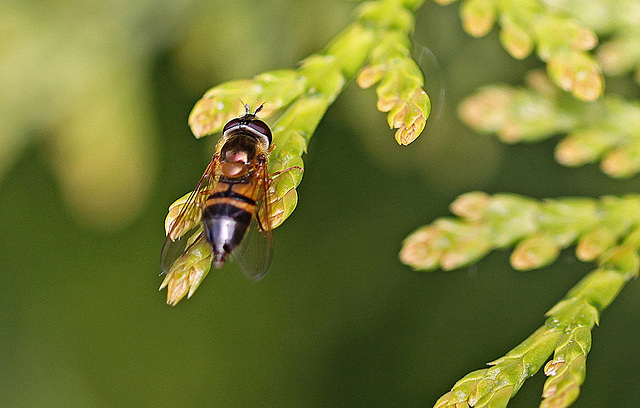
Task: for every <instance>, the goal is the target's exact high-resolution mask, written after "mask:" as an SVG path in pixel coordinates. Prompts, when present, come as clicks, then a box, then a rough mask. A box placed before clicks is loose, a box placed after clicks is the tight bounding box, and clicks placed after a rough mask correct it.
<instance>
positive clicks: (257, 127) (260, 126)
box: [247, 119, 271, 144]
mask: <svg viewBox="0 0 640 408" xmlns="http://www.w3.org/2000/svg"><path fill="white" fill-rule="evenodd" d="M247 126H248V127H250V128H251V129H253V130H254V131H256V132H258V133H260V134H261V135H263V136H265V137H266V138H267V139H268V140H269V144H271V129H269V125H267V124H266V123H264V122H263V121H261V120H257V119H256V120H252V121H251V122H249V123H248V124H247Z"/></svg>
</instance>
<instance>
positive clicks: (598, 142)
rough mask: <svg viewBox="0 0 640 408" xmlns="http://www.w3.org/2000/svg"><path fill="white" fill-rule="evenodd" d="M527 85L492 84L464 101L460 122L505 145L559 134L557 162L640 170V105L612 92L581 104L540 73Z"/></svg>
mask: <svg viewBox="0 0 640 408" xmlns="http://www.w3.org/2000/svg"><path fill="white" fill-rule="evenodd" d="M527 83H528V86H527V87H526V88H519V87H511V86H507V85H490V86H486V87H484V88H481V89H480V90H479V91H478V92H476V93H475V94H474V95H471V96H469V97H468V98H467V99H465V100H464V101H463V102H462V103H461V104H460V107H459V115H460V118H461V119H462V121H464V122H465V123H466V124H467V125H468V126H470V127H472V128H473V129H475V130H477V131H479V132H483V133H495V134H496V135H497V136H498V138H499V139H501V140H502V141H504V142H507V143H516V142H535V141H539V140H543V139H547V138H551V137H552V136H554V135H556V134H566V135H567V136H566V137H565V138H564V139H563V140H562V141H561V142H560V143H559V144H558V146H557V147H556V151H555V157H556V160H557V161H558V162H559V163H561V164H564V165H566V166H571V167H577V166H581V165H584V164H587V163H592V162H596V161H600V167H601V169H602V171H603V172H604V173H606V174H607V175H609V176H611V177H618V178H623V177H630V176H633V175H635V174H637V173H638V172H639V171H640V104H638V103H637V102H636V101H628V100H624V99H622V98H620V97H617V96H613V95H608V96H605V97H604V98H602V99H601V100H598V101H595V102H590V103H587V102H582V101H579V100H576V99H574V98H571V97H569V96H568V95H566V94H564V93H562V92H558V91H557V90H556V89H555V88H554V87H553V86H552V85H551V84H550V83H549V81H548V79H547V78H546V76H545V75H544V74H543V73H542V72H539V71H533V72H531V73H530V74H529V75H528V76H527Z"/></svg>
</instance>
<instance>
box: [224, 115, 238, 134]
mask: <svg viewBox="0 0 640 408" xmlns="http://www.w3.org/2000/svg"><path fill="white" fill-rule="evenodd" d="M238 126H240V119H238V118H235V119H231V120H230V121H228V122H227V124H226V125H224V129H222V133H225V132H226V131H228V130H230V129H233V128H236V127H238Z"/></svg>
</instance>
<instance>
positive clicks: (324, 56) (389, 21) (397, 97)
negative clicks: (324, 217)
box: [161, 0, 431, 305]
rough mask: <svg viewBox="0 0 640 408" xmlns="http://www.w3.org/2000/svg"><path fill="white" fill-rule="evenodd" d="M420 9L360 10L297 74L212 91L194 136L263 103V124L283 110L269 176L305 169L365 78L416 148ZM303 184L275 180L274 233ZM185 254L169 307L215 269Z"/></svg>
mask: <svg viewBox="0 0 640 408" xmlns="http://www.w3.org/2000/svg"><path fill="white" fill-rule="evenodd" d="M423 2H424V0H379V1H369V2H365V3H363V4H362V5H361V6H360V7H359V8H358V10H357V13H356V16H357V17H356V21H355V22H354V23H352V24H351V25H350V26H348V27H347V28H346V29H345V30H344V31H342V32H341V33H340V34H338V36H336V37H335V38H334V39H333V40H332V41H331V42H330V44H329V45H328V46H327V48H326V49H325V50H324V51H323V52H321V53H318V54H314V55H311V56H310V57H308V58H306V59H304V60H303V61H302V62H301V64H300V67H299V68H297V69H283V70H276V71H270V72H265V73H262V74H260V75H257V76H256V77H254V78H253V79H248V80H235V81H229V82H226V83H223V84H220V85H218V86H216V87H214V88H212V89H210V90H209V91H207V92H206V93H205V95H204V96H203V97H202V98H201V99H200V100H199V101H198V102H196V104H195V106H194V108H193V110H192V111H191V114H190V116H189V125H190V126H191V129H192V131H193V133H194V135H195V136H196V137H197V138H200V137H203V136H207V135H211V134H213V133H216V132H220V131H221V130H222V128H223V127H224V125H225V123H226V122H228V121H229V120H230V119H232V118H234V117H237V116H238V115H239V114H240V113H241V112H244V104H245V103H246V104H248V105H251V106H258V105H261V104H262V103H264V107H263V109H262V110H261V112H260V117H261V119H262V118H268V117H270V116H272V115H273V114H274V113H276V112H277V111H282V113H281V114H280V116H279V117H278V119H277V120H276V121H275V123H274V124H273V126H272V133H273V141H274V144H275V149H274V151H273V152H272V153H271V155H270V160H269V170H270V172H273V173H275V172H279V171H282V170H284V169H288V168H292V167H295V168H303V166H304V163H303V160H302V155H303V153H305V152H306V150H307V146H308V144H309V141H310V139H311V136H312V135H313V133H314V131H315V129H316V127H317V126H318V123H319V122H320V120H321V119H322V117H323V116H324V114H325V112H326V110H327V109H328V107H329V106H330V105H331V104H332V103H333V101H334V100H335V99H336V98H337V96H338V95H339V94H340V92H342V90H343V89H344V87H345V85H346V84H347V83H348V81H350V80H351V79H353V78H354V77H355V76H356V74H357V73H358V72H359V71H361V74H360V76H359V78H358V83H359V84H360V85H361V86H363V87H368V86H371V85H373V84H375V83H378V82H379V86H378V88H377V93H378V109H379V110H381V111H383V112H389V114H388V120H389V125H390V127H391V128H396V129H398V131H397V132H396V140H397V141H398V143H399V144H401V145H406V144H409V143H411V142H412V141H413V140H415V138H417V137H418V135H419V134H420V133H421V132H422V130H423V129H424V126H425V122H426V120H427V118H428V116H429V112H430V108H431V106H430V102H429V97H428V96H427V94H426V93H425V92H424V90H423V89H422V86H423V84H424V78H423V76H422V73H421V72H420V70H419V68H418V65H417V64H416V63H415V61H413V60H412V59H411V57H410V41H409V34H410V33H411V32H412V30H413V26H414V17H413V13H414V12H415V10H416V9H417V8H418V7H420V5H422V3H423ZM367 64H368V65H367ZM365 65H367V66H366V68H365ZM363 68H364V69H363ZM301 179H302V172H301V171H287V172H285V173H281V174H279V175H278V177H274V178H273V179H272V182H271V184H270V186H269V191H268V197H269V200H270V206H269V211H270V216H271V217H270V220H271V227H272V228H276V227H278V226H279V225H280V224H282V223H283V222H284V221H285V220H286V219H287V217H289V215H290V214H291V213H292V212H293V210H294V209H295V207H296V204H297V201H298V196H297V192H296V187H297V186H298V184H299V183H300V181H301ZM187 196H188V194H187ZM187 196H184V197H182V198H180V199H178V200H177V201H176V202H174V203H173V204H172V205H171V207H170V209H169V214H168V215H167V218H166V221H165V226H166V227H167V233H169V232H168V226H171V225H172V224H173V222H174V220H175V217H176V216H177V215H178V214H179V213H180V209H181V208H182V207H183V205H184V202H185V200H186V197H187ZM201 217H202V214H201V212H200V211H198V210H194V211H193V213H190V214H186V215H185V216H184V217H183V219H182V223H183V224H184V225H181V226H180V227H179V228H178V229H177V230H176V231H177V234H178V235H180V234H182V233H184V232H185V231H186V230H188V229H191V228H193V227H194V226H195V225H197V224H198V223H199V222H200V219H201ZM188 248H189V249H188V250H187V252H186V253H185V254H183V255H181V256H180V257H179V258H178V260H177V261H176V262H175V263H174V265H173V266H171V268H170V270H169V271H168V273H167V277H166V278H165V280H164V282H163V283H162V286H161V289H162V288H164V287H167V288H168V292H167V302H168V303H169V304H172V305H175V304H177V303H178V302H179V301H180V300H181V299H182V298H184V297H185V296H187V297H191V295H193V293H194V291H195V290H196V289H197V287H198V286H199V285H200V283H201V282H202V279H204V277H205V276H206V275H207V273H208V272H209V269H210V266H211V249H210V248H208V247H207V245H206V242H205V243H199V244H197V245H192V246H190V247H188Z"/></svg>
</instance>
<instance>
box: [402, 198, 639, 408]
mask: <svg viewBox="0 0 640 408" xmlns="http://www.w3.org/2000/svg"><path fill="white" fill-rule="evenodd" d="M451 211H452V212H453V213H454V214H456V215H458V218H455V219H451V218H442V219H439V220H436V221H434V222H433V223H432V224H431V225H428V226H425V227H421V228H419V229H418V230H416V231H415V232H414V233H413V234H411V235H409V237H407V239H406V240H405V242H404V244H403V248H402V251H401V252H400V259H401V260H402V261H403V262H404V263H406V264H407V265H410V266H412V267H413V268H415V269H417V270H434V269H436V268H438V267H440V268H443V269H454V268H458V267H462V266H465V265H468V264H470V263H472V262H476V261H477V260H479V259H480V258H481V257H482V256H484V255H485V254H486V253H488V252H489V251H490V250H491V249H494V248H495V249H497V248H507V247H512V246H513V247H515V249H514V250H513V252H512V254H511V259H510V260H511V265H512V266H513V267H514V268H515V269H519V270H530V269H534V268H540V267H543V266H545V265H548V264H549V263H551V262H553V261H554V260H555V259H556V258H557V257H558V254H559V251H560V249H562V248H565V247H567V246H569V245H572V244H574V243H575V244H577V247H576V255H577V257H578V258H579V259H581V260H583V261H596V262H597V263H598V268H597V269H596V270H594V271H593V272H591V273H589V274H588V275H587V276H585V278H584V279H582V281H580V282H579V283H578V284H577V285H576V286H575V287H574V288H573V289H572V290H571V291H570V292H569V293H568V294H567V296H566V298H565V299H564V300H562V301H561V302H559V303H558V304H556V305H555V306H554V307H553V308H552V309H551V310H550V311H549V312H548V313H547V316H548V318H547V321H546V323H545V325H544V326H543V327H541V328H540V329H538V330H537V331H536V332H535V333H534V334H532V335H531V336H530V337H529V338H528V339H527V340H525V341H524V342H523V343H521V344H520V345H519V346H517V347H516V348H514V349H513V350H511V351H510V352H509V353H507V354H506V355H505V356H504V357H501V358H499V359H498V360H496V361H494V362H492V363H490V364H491V365H492V366H493V367H492V368H489V369H484V370H478V371H474V372H473V373H471V374H469V375H467V376H465V377H464V378H463V379H461V380H460V381H458V382H457V383H456V384H455V385H454V386H453V388H452V390H451V391H450V392H449V393H447V394H445V395H444V396H442V397H441V398H440V399H439V400H438V402H437V403H436V405H435V406H436V407H438V408H444V407H458V406H459V405H456V404H468V405H462V406H473V407H504V406H506V405H507V402H508V401H509V399H510V398H511V397H513V395H515V393H516V392H517V391H518V390H519V389H520V387H521V386H522V384H523V382H524V381H525V380H526V379H527V378H529V377H531V376H532V375H534V374H535V373H536V372H537V371H538V370H539V369H540V368H541V367H542V366H543V365H544V364H545V362H546V361H547V359H548V358H549V357H550V356H551V354H552V353H554V356H553V359H552V360H550V361H549V362H548V363H547V365H546V367H545V374H546V375H547V376H549V379H548V380H547V382H546V384H545V386H544V391H543V398H544V399H543V402H542V404H541V407H567V406H569V405H571V403H572V402H573V401H574V400H575V399H576V398H577V397H578V394H579V387H580V384H582V382H583V381H584V376H585V360H586V355H587V353H588V352H589V350H590V349H591V329H592V328H593V326H594V325H595V324H597V323H598V318H599V315H600V312H601V311H602V310H603V309H604V308H606V307H607V306H608V305H609V304H610V303H611V302H612V301H613V299H615V297H616V296H617V294H618V293H619V292H620V290H621V289H622V287H623V286H624V284H625V283H626V282H628V281H629V280H630V279H631V278H633V277H636V276H637V275H638V269H639V265H640V257H639V255H638V250H639V249H640V241H639V232H640V196H638V195H629V196H626V197H603V198H601V199H600V200H594V199H588V198H561V199H556V200H545V201H537V200H533V199H530V198H526V197H523V196H518V195H513V194H496V195H493V196H490V195H487V194H485V193H481V192H473V193H467V194H464V195H462V196H460V197H459V198H458V199H457V200H456V201H454V202H453V203H452V204H451Z"/></svg>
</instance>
